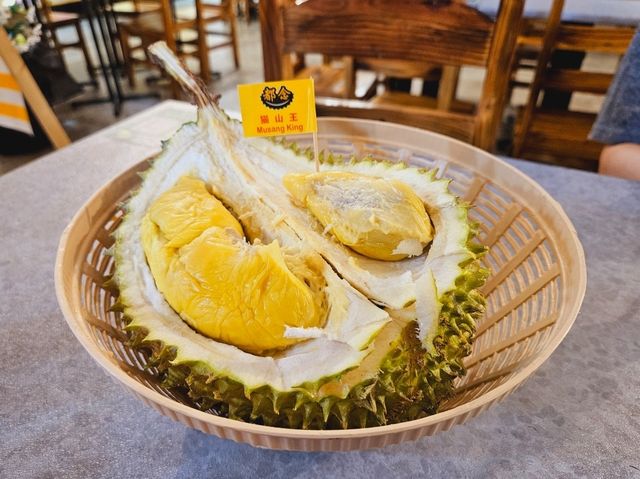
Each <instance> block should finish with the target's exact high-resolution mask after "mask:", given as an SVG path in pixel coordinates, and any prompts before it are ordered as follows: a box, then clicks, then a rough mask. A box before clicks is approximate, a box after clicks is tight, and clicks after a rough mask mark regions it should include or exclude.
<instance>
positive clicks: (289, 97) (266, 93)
mask: <svg viewBox="0 0 640 479" xmlns="http://www.w3.org/2000/svg"><path fill="white" fill-rule="evenodd" d="M260 100H262V103H263V104H264V106H266V107H267V108H272V109H273V110H280V109H281V108H284V107H286V106H289V105H290V104H291V102H292V101H293V92H292V91H291V90H287V87H285V86H284V85H283V86H281V87H280V89H279V90H277V89H276V87H268V86H266V87H264V90H262V94H261V95H260Z"/></svg>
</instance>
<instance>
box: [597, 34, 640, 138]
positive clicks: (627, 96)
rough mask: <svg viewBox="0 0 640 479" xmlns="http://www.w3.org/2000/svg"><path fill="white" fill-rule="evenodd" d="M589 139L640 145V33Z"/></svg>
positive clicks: (635, 37) (618, 73) (614, 81)
mask: <svg viewBox="0 0 640 479" xmlns="http://www.w3.org/2000/svg"><path fill="white" fill-rule="evenodd" d="M589 138H590V139H592V140H595V141H599V142H600V143H606V144H616V143H639V144H640V31H638V32H636V34H635V36H634V37H633V40H632V41H631V45H629V49H628V50H627V53H626V55H625V56H624V58H623V59H622V62H621V63H620V67H619V68H618V72H617V73H616V76H615V78H614V80H613V82H612V83H611V86H610V87H609V91H608V92H607V97H606V99H605V102H604V105H603V106H602V109H601V110H600V113H599V114H598V118H597V119H596V122H595V123H594V124H593V128H592V129H591V133H590V134H589Z"/></svg>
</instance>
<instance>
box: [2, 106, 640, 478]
mask: <svg viewBox="0 0 640 479" xmlns="http://www.w3.org/2000/svg"><path fill="white" fill-rule="evenodd" d="M192 115H193V110H191V109H188V108H185V107H184V106H183V105H180V104H177V103H174V102H166V103H164V104H161V105H160V106H158V107H154V108H152V109H150V110H147V111H145V112H143V113H141V114H139V115H137V116H135V117H132V118H130V119H128V120H126V121H125V122H124V123H120V124H117V125H115V126H113V127H110V128H109V129H107V130H103V131H102V132H100V133H98V134H96V135H93V136H91V137H88V138H86V139H84V140H82V141H79V142H77V143H75V144H73V145H71V146H70V147H68V148H66V149H64V150H61V151H59V152H56V153H53V154H51V155H48V156H46V157H43V158H42V159H40V160H38V161H35V162H33V163H31V164H29V165H26V166H24V167H22V168H19V169H17V170H15V171H13V172H11V173H9V174H7V175H5V176H2V177H0V205H2V209H1V210H0V352H1V355H2V356H1V358H2V359H1V360H2V363H1V364H2V366H1V367H0V477H2V478H56V479H57V478H102V477H127V478H129V477H130V478H145V477H166V478H198V477H260V478H266V477H288V478H294V477H301V478H308V477H309V478H310V477H326V478H334V477H372V476H375V477H379V478H387V477H389V478H391V477H460V478H463V477H505V478H512V477H535V478H540V477H602V478H614V477H640V313H639V310H640V183H636V182H630V181H623V180H617V179H612V178H606V177H600V176H597V175H595V174H591V173H585V172H579V171H573V170H567V169H563V168H557V167H548V166H541V165H538V164H533V163H528V162H524V161H510V162H511V163H512V164H513V165H515V166H516V167H518V168H520V169H521V170H523V171H524V172H525V173H527V174H528V175H530V176H531V177H533V178H534V179H535V180H537V181H538V182H539V183H540V184H541V185H542V186H543V187H545V188H546V189H547V190H548V191H549V192H550V193H551V194H552V195H553V196H554V197H555V198H556V199H557V200H558V201H559V202H560V204H562V206H563V207H564V208H565V210H566V212H567V213H568V215H569V216H570V217H571V219H572V221H573V222H574V224H575V226H576V228H577V230H578V233H579V235H580V238H581V240H582V243H583V245H584V248H585V250H586V257H587V265H588V274H589V284H588V289H587V295H586V298H585V301H584V305H583V307H582V311H581V313H580V315H579V317H578V319H577V321H576V323H575V325H574V326H573V328H572V330H571V331H570V332H569V334H568V336H567V337H566V339H565V340H564V342H563V343H562V344H561V345H560V347H559V348H558V350H557V351H556V352H555V353H554V354H553V355H552V356H551V358H550V359H549V360H548V361H547V362H546V363H545V364H544V365H543V366H542V367H541V368H540V369H539V370H538V371H537V372H536V374H535V375H534V376H533V377H532V378H530V379H529V380H528V381H527V382H526V383H525V384H524V385H523V386H522V387H521V388H520V389H518V390H517V391H516V392H515V393H514V394H512V395H511V396H509V397H508V398H507V399H506V400H505V401H504V402H502V403H500V404H498V405H496V406H494V407H493V408H492V409H490V410H489V411H487V412H485V413H484V414H482V415H480V416H479V417H478V418H476V419H474V420H472V421H471V422H469V423H467V424H465V425H463V426H459V427H456V428H454V429H452V430H451V431H449V432H446V433H441V434H439V435H437V436H434V437H430V438H424V439H422V440H419V441H417V442H414V443H405V444H401V445H397V446H392V447H388V448H385V449H382V450H372V451H359V452H350V453H297V452H278V451H269V450H260V449H255V448H252V447H251V446H248V445H244V444H236V443H234V442H231V441H226V440H221V439H218V438H216V437H213V436H207V435H205V434H203V433H200V432H198V431H195V430H191V429H188V428H186V427H184V426H182V425H180V424H178V423H174V422H172V421H171V420H170V419H168V418H165V417H163V416H161V415H159V414H158V413H156V412H155V411H153V410H152V409H150V408H147V407H146V406H144V405H143V404H142V403H141V402H140V401H138V400H137V399H135V398H134V397H132V396H130V395H128V394H127V393H126V392H125V391H124V389H122V388H121V387H120V386H118V385H117V384H116V383H115V382H114V381H113V380H112V379H111V378H110V377H109V376H107V374H106V373H105V372H103V371H102V369H101V368H100V367H99V366H97V365H96V364H95V363H94V362H93V360H92V359H91V358H90V357H89V355H88V354H87V353H86V352H85V351H84V349H83V348H82V346H81V345H80V344H79V343H78V342H77V341H76V339H75V338H74V336H73V335H72V333H71V331H70V330H69V328H68V327H67V325H66V323H65V321H64V319H63V317H62V314H61V312H60V310H59V309H58V305H57V303H56V298H55V293H54V283H53V275H54V256H55V252H56V248H57V245H58V239H59V237H60V234H61V233H62V231H63V229H64V227H65V226H66V225H67V223H68V222H69V221H70V219H71V218H72V216H73V214H74V212H75V211H76V210H77V209H78V208H79V207H80V206H81V205H82V203H83V202H84V201H86V200H87V199H88V197H89V196H90V195H91V194H92V193H93V192H94V191H95V190H96V189H97V188H98V187H99V186H100V185H101V184H103V183H104V182H105V181H107V180H108V179H109V178H111V177H113V176H114V175H116V174H118V173H119V172H121V171H123V170H124V169H126V168H127V167H128V166H130V165H131V164H133V163H134V162H137V161H138V160H139V159H140V158H143V157H144V156H145V155H147V154H149V153H152V152H153V151H155V150H156V149H157V147H158V140H159V139H160V138H163V137H166V136H168V135H169V134H170V133H171V131H173V130H174V129H175V127H176V125H177V124H179V123H180V122H182V121H183V120H185V119H187V118H189V117H191V116H192Z"/></svg>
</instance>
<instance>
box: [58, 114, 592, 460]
mask: <svg viewBox="0 0 640 479" xmlns="http://www.w3.org/2000/svg"><path fill="white" fill-rule="evenodd" d="M319 131H320V132H321V133H320V144H321V147H322V148H327V149H329V150H331V151H333V152H336V153H342V154H345V155H351V154H355V155H357V156H358V157H360V156H363V155H367V154H370V155H372V156H373V157H375V158H383V159H389V160H396V161H398V160H399V161H404V162H408V163H411V164H415V165H419V166H426V167H429V168H437V169H438V170H439V174H440V175H443V176H446V177H449V178H452V179H453V181H452V183H451V190H452V191H453V193H455V194H457V195H459V196H460V197H462V198H464V199H465V200H467V201H470V202H472V203H473V204H474V206H475V207H474V208H473V209H472V210H471V212H470V215H471V218H472V219H474V220H476V221H478V222H479V223H480V232H481V233H480V240H481V241H482V242H483V243H484V244H486V245H487V246H489V253H488V254H487V256H486V258H485V260H484V261H485V263H486V265H487V266H488V267H489V268H490V269H491V270H492V272H493V273H492V276H491V277H490V278H489V280H488V282H487V284H486V285H485V286H484V293H485V294H486V296H487V313H486V316H485V318H484V319H482V320H481V321H480V322H479V324H478V332H477V339H476V341H475V343H474V347H473V352H472V354H471V355H470V356H469V357H468V358H467V359H466V365H467V367H468V373H467V375H466V376H465V377H464V378H463V379H462V380H460V381H459V382H458V383H457V388H456V394H455V396H454V397H453V398H452V399H451V400H449V401H448V402H446V403H445V404H444V405H443V407H442V412H440V413H438V414H435V415H433V416H430V417H427V418H424V419H419V420H415V421H409V422H405V423H400V424H393V425H389V426H382V427H374V428H367V429H349V430H344V431H343V430H338V431H303V430H294V429H284V428H274V427H267V426H260V425H256V424H250V423H244V422H240V421H235V420H230V419H226V418H223V417H218V416H215V415H214V414H210V413H206V412H202V411H199V410H197V409H195V408H194V407H192V406H191V403H190V401H189V399H188V398H185V397H179V396H177V395H176V394H175V393H173V392H172V391H169V390H166V389H164V388H163V387H161V386H160V384H159V381H158V378H157V376H156V371H155V370H154V369H145V367H144V366H145V364H146V361H147V358H146V357H145V356H144V355H142V354H140V353H139V352H136V351H134V350H132V349H131V348H129V347H128V346H127V344H126V336H125V334H124V333H123V331H122V327H123V322H122V318H121V315H120V314H116V313H113V312H110V311H109V308H110V306H111V305H112V303H113V301H114V298H113V295H112V293H111V292H110V291H108V290H107V289H105V288H104V287H103V286H102V285H103V283H104V281H105V278H106V277H108V276H109V275H110V274H111V272H112V270H113V266H114V265H113V260H112V258H111V257H110V256H109V255H107V254H106V253H107V249H108V248H109V247H110V246H111V245H112V243H113V240H112V238H111V236H110V235H111V233H112V232H113V231H114V230H115V229H116V227H117V226H118V224H119V222H120V220H121V218H122V214H123V212H122V210H121V209H120V208H119V206H118V205H119V204H120V203H121V202H122V201H123V200H125V199H126V198H127V196H128V195H129V194H130V192H131V190H132V189H134V188H135V187H136V186H137V185H138V184H139V182H140V179H139V177H138V175H137V173H138V172H139V171H141V170H143V169H144V168H146V166H147V162H145V161H143V162H141V163H139V164H138V165H136V166H134V167H132V168H131V169H129V170H128V171H126V172H125V173H123V174H122V175H120V176H118V177H117V178H115V179H114V180H112V181H111V182H109V183H108V184H106V185H105V186H104V187H102V189H100V190H99V191H98V192H97V193H96V194H95V195H94V196H93V197H92V198H91V199H90V200H89V201H88V202H87V203H86V204H85V205H84V206H83V207H82V209H81V210H80V211H79V212H78V213H77V214H76V216H75V217H74V219H73V221H72V222H71V224H70V225H69V226H68V227H67V229H66V230H65V232H64V234H63V235H62V238H61V240H60V247H59V249H58V256H57V262H56V291H57V295H58V301H59V303H60V307H61V308H62V311H63V313H64V315H65V317H66V319H67V322H68V323H69V326H70V327H71V329H72V331H73V332H74V334H75V335H76V337H77V338H78V340H79V341H80V342H81V343H82V345H83V346H84V347H85V348H86V350H87V351H88V352H89V354H91V356H93V358H94V359H95V360H96V361H97V362H98V363H99V364H100V365H101V366H102V367H103V368H105V369H106V370H107V371H108V372H109V373H110V374H111V375H113V376H114V377H115V378H117V379H118V381H120V382H121V383H122V384H123V385H124V386H125V387H126V388H127V389H129V390H130V391H131V392H132V393H133V394H135V395H136V396H137V397H139V398H140V399H141V400H142V401H143V402H145V403H146V404H148V405H149V406H151V407H153V408H154V409H156V410H157V411H159V412H161V413H162V414H165V415H167V416H169V417H171V418H173V419H175V420H177V421H180V422H181V423H183V424H186V425H188V426H190V427H193V428H196V429H199V430H201V431H204V432H207V433H210V434H215V435H217V436H220V437H222V438H226V439H232V440H234V441H239V442H246V443H249V444H252V445H254V446H259V447H268V448H273V449H294V450H305V451H318V450H323V451H327V450H330V451H346V450H351V449H365V448H372V447H382V446H386V445H388V444H394V443H398V442H401V441H408V440H415V439H417V438H419V437H421V436H426V435H432V434H436V433H437V432H440V431H446V430H448V429H449V428H451V427H452V426H454V425H456V424H462V423H463V422H465V421H466V420H467V419H469V418H472V417H474V416H476V415H477V414H479V413H480V412H482V411H484V410H485V409H487V408H488V407H489V406H491V405H492V404H494V403H495V402H497V401H498V400H500V399H502V398H504V397H505V396H506V395H507V394H508V393H510V392H512V391H513V390H514V389H515V388H516V387H517V386H518V385H519V384H521V383H522V382H523V381H524V380H525V378H527V377H528V376H529V375H530V374H531V373H533V372H534V371H535V370H536V369H537V368H538V367H539V366H540V365H541V364H542V363H543V362H544V361H545V360H546V359H547V358H548V357H549V355H550V354H551V353H552V352H553V350H554V349H555V348H556V347H557V346H558V344H560V341H562V338H563V337H564V336H565V335H566V334H567V332H568V331H569V328H570V327H571V325H572V324H573V321H574V320H575V318H576V315H577V314H578V309H579V307H580V304H581V303H582V299H583V296H584V292H585V287H586V268H585V261H584V253H583V250H582V246H581V245H580V242H579V240H578V238H577V235H576V233H575V230H574V228H573V226H572V224H571V222H570V221H569V219H568V218H567V216H566V215H565V214H564V212H563V211H562V208H561V207H560V206H559V205H558V204H557V203H556V202H555V201H554V200H553V199H552V198H551V197H550V196H549V195H548V194H547V193H546V192H545V191H544V190H543V189H542V188H541V187H540V186H538V185H537V184H536V183H535V182H534V181H532V180H531V179H529V178H528V177H526V176H525V175H523V174H522V173H520V172H519V171H518V170H516V169H515V168H513V167H511V166H509V165H507V164H506V163H504V162H502V161H500V160H499V159H497V158H496V157H494V156H492V155H490V154H488V153H485V152H483V151H481V150H478V149H476V148H473V147H471V146H469V145H467V144H464V143H461V142H458V141H455V140H451V139H450V138H447V137H444V136H441V135H436V134H433V133H430V132H426V131H423V130H418V129H415V128H408V127H404V126H400V125H394V124H389V123H380V122H373V121H364V120H345V119H336V118H321V119H319ZM295 140H296V141H297V142H298V143H309V142H310V138H308V137H304V136H300V137H296V138H295Z"/></svg>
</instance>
